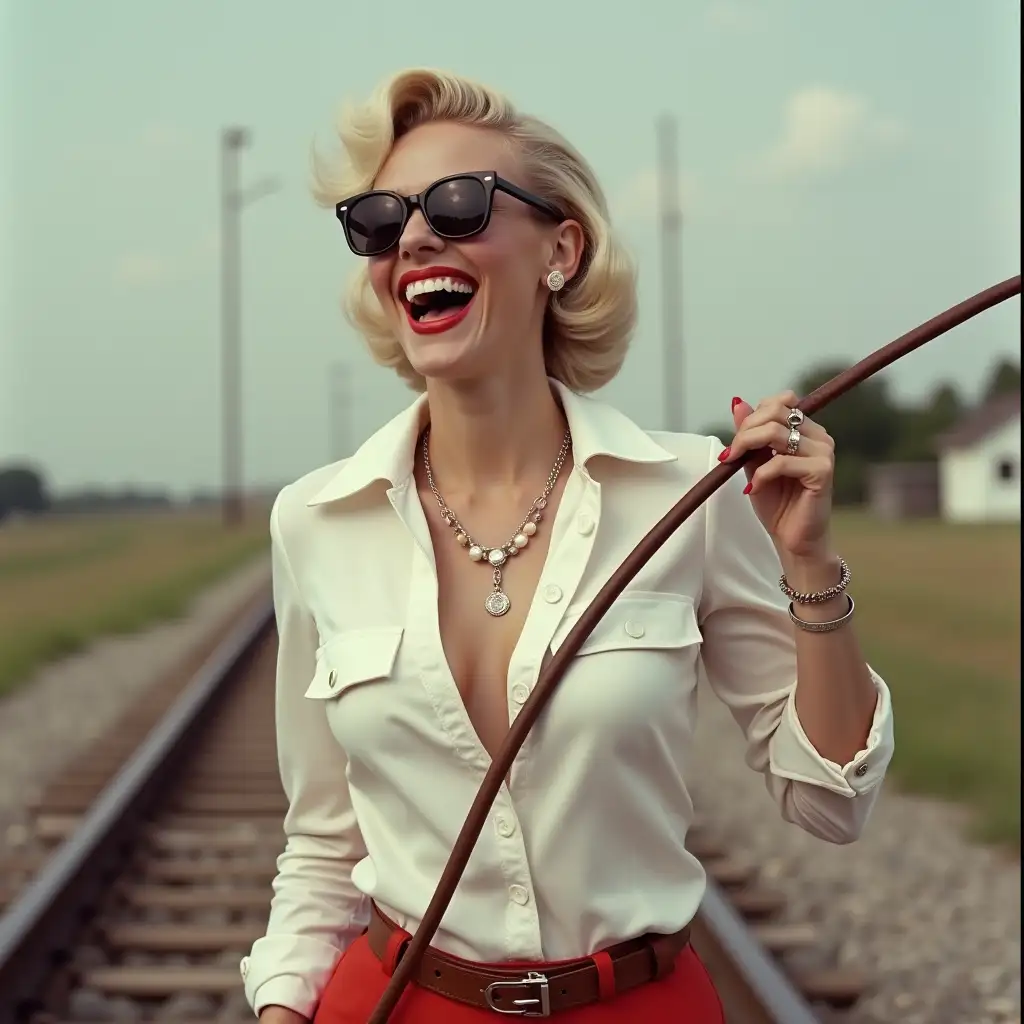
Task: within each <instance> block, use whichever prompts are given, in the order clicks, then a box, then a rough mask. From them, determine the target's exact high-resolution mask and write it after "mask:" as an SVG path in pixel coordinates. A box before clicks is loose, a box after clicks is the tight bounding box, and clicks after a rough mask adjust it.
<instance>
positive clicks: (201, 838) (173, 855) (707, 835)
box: [0, 602, 863, 1024]
mask: <svg viewBox="0 0 1024 1024" xmlns="http://www.w3.org/2000/svg"><path fill="white" fill-rule="evenodd" d="M275 653H276V636H275V633H274V626H273V614H272V609H271V607H270V605H269V603H267V602H262V603H261V604H259V605H258V606H257V607H256V608H254V609H252V610H251V611H250V612H249V614H248V615H247V617H246V618H245V619H244V620H243V621H242V622H241V623H240V624H239V625H238V626H237V628H236V629H235V630H234V631H233V632H232V633H231V634H230V635H229V636H228V637H227V638H226V639H225V640H223V642H222V643H221V644H220V645H219V646H218V647H217V648H216V650H214V651H212V652H211V653H210V655H209V657H208V659H207V660H206V661H205V663H203V665H202V666H201V667H200V668H199V669H198V671H197V672H196V674H195V676H194V677H193V678H192V679H191V681H190V682H189V684H188V685H187V686H186V687H185V688H184V689H181V690H180V691H179V692H176V693H175V694H173V695H172V699H167V697H166V695H163V696H162V697H161V696H160V695H158V696H157V697H155V698H153V699H152V700H150V701H149V703H146V702H143V704H142V705H141V706H140V708H139V709H138V710H137V711H136V713H135V717H134V718H133V717H132V716H131V715H129V716H128V718H127V719H126V720H125V721H123V722H122V723H120V725H119V731H118V734H117V735H115V736H113V737H111V738H110V739H109V741H108V742H107V743H106V744H101V745H99V746H98V747H97V749H96V750H95V751H94V752H93V753H92V755H91V756H90V757H89V758H86V759H84V760H83V761H82V762H80V763H79V764H78V765H77V766H75V769H74V771H73V772H71V773H70V774H68V773H65V774H64V776H62V777H61V778H60V779H58V780H57V782H56V783H55V784H54V785H52V786H51V787H50V788H49V790H48V791H47V793H46V794H44V797H43V799H42V800H41V801H40V802H39V804H38V806H37V808H36V813H35V818H34V825H33V832H34V835H33V843H34V845H33V846H30V850H29V853H28V854H27V855H26V859H25V863H23V864H21V865H20V867H21V869H22V871H23V877H22V878H21V880H20V884H19V882H18V879H17V878H15V879H14V881H13V883H10V885H11V887H10V890H9V891H8V893H7V894H6V895H7V899H8V903H7V906H6V909H5V910H4V912H3V913H2V916H0V1024H86V1022H92V1021H122V1022H140V1024H141V1022H148V1021H167V1022H172V1021H173V1022H179V1024H242V1022H243V1021H245V1022H251V1021H252V1016H251V1012H250V1011H249V1009H248V1007H247V1005H246V1003H245V1000H244V997H243V994H242V990H241V979H240V975H239V969H238V964H239V961H240V959H241V958H242V956H243V955H244V954H245V953H246V952H247V951H248V948H249V946H250V945H251V943H252V942H253V940H254V939H256V938H257V937H258V936H259V935H260V934H262V931H263V928H264V926H265V923H266V915H267V909H268V906H269V902H270V896H271V889H270V882H271V880H272V878H273V876H274V872H275V861H276V857H277V855H278V853H279V852H280V849H281V845H282V835H281V819H282V816H283V813H284V810H285V798H284V794H283V793H282V791H281V786H280V781H279V779H278V775H277V764H276V754H275V745H274V727H273V685H274V661H275ZM161 701H163V704H164V705H165V706H161ZM691 848H692V849H693V852H694V853H695V854H696V855H697V856H698V857H700V858H701V860H702V862H703V863H704V864H705V866H706V868H707V871H708V876H709V888H708V893H707V896H706V898H705V901H704V904H703V906H702V909H701V913H700V915H699V917H698V920H697V921H696V922H695V925H694V942H695V945H696V946H697V948H698V950H699V951H700V953H701V955H702V957H703V958H704V961H705V963H706V964H707V965H708V968H709V970H710V971H711V973H712V975H713V976H714V978H715V980H716V983H717V984H718V986H719V989H720V991H721V994H722V998H723V1002H724V1003H725V1005H726V1012H727V1016H728V1019H729V1024H813V1022H820V1021H822V1020H824V1019H828V1020H830V1021H831V1020H833V1019H841V1016H840V1017H836V1014H841V1012H842V1011H843V1010H844V1009H846V1008H848V1007H850V1006H852V1005H853V1004H854V1003H855V1002H856V999H857V997H858V996H859V994H860V992H861V991H862V989H863V983H862V980H861V979H860V978H859V977H857V976H855V975H851V974H850V973H849V972H846V971H837V970H835V969H831V968H829V966H828V964H827V963H825V964H819V965H816V967H815V969H814V970H809V969H807V968H806V967H805V968H803V969H799V968H798V967H797V966H795V965H796V964H797V963H799V962H800V958H801V957H803V959H804V961H805V962H806V954H807V952H808V951H809V950H810V951H812V952H813V951H814V950H815V947H816V945H817V944H818V938H817V935H816V933H815V932H814V929H813V928H811V927H810V926H809V925H805V924H800V923H798V924H793V923H779V919H780V917H781V915H782V913H783V911H784V902H785V901H784V900H783V899H782V897H781V896H780V895H779V894H777V893H775V892H773V891H772V890H770V889H768V888H765V887H764V886H762V885H761V884H760V882H759V880H758V878H757V872H756V869H755V868H754V867H753V866H751V865H749V864H745V863H743V862H742V861H740V860H738V859H736V858H735V857H734V856H733V855H731V853H730V851H729V850H727V849H726V848H725V847H724V846H722V845H721V844H719V843H717V842H715V841H714V838H713V835H712V834H711V832H710V831H709V830H708V829H707V828H706V827H704V826H700V827H698V828H696V829H695V830H694V832H693V835H692V841H691ZM4 867H5V866H4V865H3V864H2V863H0V870H4ZM16 868H18V865H17V864H16V863H13V862H8V864H7V865H6V870H7V872H8V874H9V875H11V876H12V877H13V876H14V869H16ZM823 1014H828V1017H827V1018H826V1017H824V1016H823Z"/></svg>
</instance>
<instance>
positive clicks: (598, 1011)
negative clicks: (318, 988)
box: [314, 935, 725, 1024]
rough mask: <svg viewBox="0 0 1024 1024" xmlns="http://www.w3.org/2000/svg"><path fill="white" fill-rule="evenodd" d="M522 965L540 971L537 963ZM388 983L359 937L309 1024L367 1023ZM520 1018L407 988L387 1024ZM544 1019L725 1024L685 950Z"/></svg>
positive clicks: (469, 1023) (574, 1023)
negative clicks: (665, 971)
mask: <svg viewBox="0 0 1024 1024" xmlns="http://www.w3.org/2000/svg"><path fill="white" fill-rule="evenodd" d="M504 966H508V965H507V964H505V965H504ZM527 966H529V968H530V969H531V970H541V971H543V965H540V964H535V963H534V964H529V965H527ZM388 980H389V978H388V975H387V973H386V971H385V970H384V967H383V965H382V964H381V962H380V961H379V960H378V959H377V957H376V956H374V954H373V952H372V951H371V949H370V946H369V944H368V943H367V941H366V936H365V935H364V936H362V937H361V938H359V939H357V940H356V941H355V942H354V943H353V944H352V945H351V946H350V947H349V948H348V950H347V951H346V953H345V955H344V956H343V957H342V958H341V960H340V962H339V963H338V966H337V968H336V969H335V971H334V974H333V976H332V977H331V980H330V981H329V982H328V984H327V989H326V991H325V992H324V994H323V998H322V999H321V1001H320V1007H319V1009H318V1010H317V1013H316V1017H315V1018H314V1024H366V1021H367V1020H369V1018H370V1014H371V1013H372V1012H373V1010H374V1007H376V1005H377V1000H378V999H380V997H381V995H383V993H384V989H385V988H387V984H388ZM520 1019H525V1020H530V1019H531V1018H529V1017H527V1018H519V1017H505V1016H503V1015H502V1014H499V1013H494V1012H492V1011H491V1010H484V1009H479V1008H477V1007H475V1006H467V1005H466V1004H465V1003H458V1002H455V1001H453V1000H451V999H445V998H444V997H443V996H439V995H437V994H435V993H434V992H429V991H427V990H426V989H423V988H420V987H418V986H417V985H415V984H410V985H409V986H408V988H406V990H405V992H404V993H403V994H402V998H401V1000H400V1001H399V1003H398V1007H397V1008H396V1009H395V1012H394V1013H393V1014H392V1015H391V1020H390V1021H389V1024H500V1022H501V1021H504V1020H508V1021H512V1020H520ZM534 1019H535V1018H534ZM549 1020H551V1021H552V1024H662V1022H664V1024H725V1015H724V1013H723V1012H722V1004H721V1002H720V1001H719V999H718V993H717V992H716V991H715V986H714V985H713V984H712V982H711V978H710V977H709V976H708V972H707V971H706V970H705V969H704V965H703V964H702V963H701V962H700V958H699V957H698V956H697V954H696V953H695V952H694V951H693V949H691V948H690V947H689V946H687V947H686V949H685V950H683V952H682V953H681V954H680V955H679V959H678V960H677V961H676V969H675V970H674V971H673V972H672V973H671V974H669V975H667V976H666V977H664V978H662V979H660V980H659V981H652V982H649V983H648V984H646V985H641V986H640V988H635V989H632V990H631V991H629V992H624V993H623V994H622V995H618V996H615V997H614V998H612V999H609V1000H608V1001H607V1002H600V1003H592V1004H591V1005H590V1006H584V1007H581V1008H579V1009H576V1010H566V1011H565V1012H563V1013H557V1014H552V1015H551V1017H550V1018H549Z"/></svg>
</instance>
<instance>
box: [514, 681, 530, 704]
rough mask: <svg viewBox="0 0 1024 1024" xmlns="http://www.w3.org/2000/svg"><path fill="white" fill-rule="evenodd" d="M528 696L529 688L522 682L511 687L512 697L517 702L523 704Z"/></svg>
mask: <svg viewBox="0 0 1024 1024" xmlns="http://www.w3.org/2000/svg"><path fill="white" fill-rule="evenodd" d="M529 696H530V690H529V688H528V687H527V686H524V685H523V684H522V683H516V685H515V686H513V687H512V699H513V700H514V701H515V702H516V703H517V704H525V703H526V699H527V697H529Z"/></svg>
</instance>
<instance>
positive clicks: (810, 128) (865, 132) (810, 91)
mask: <svg viewBox="0 0 1024 1024" xmlns="http://www.w3.org/2000/svg"><path fill="white" fill-rule="evenodd" d="M902 136H903V130H902V127H901V126H900V124H899V123H898V122H897V121H895V120H893V119H891V118H886V117H884V116H882V115H881V114H879V113H877V112H876V111H874V110H873V109H872V107H871V105H870V103H869V102H868V101H867V100H866V99H865V98H864V97H863V96H858V95H857V94H856V93H850V92H843V91H841V90H838V89H831V88H829V87H827V86H820V85H815V86H808V87H807V88H804V89H801V90H800V91H799V92H797V93H794V95H793V96H791V97H790V98H789V100H788V101H787V103H786V107H785V111H784V115H783V128H782V135H781V137H780V139H779V141H778V142H777V143H776V144H775V145H774V146H773V147H772V148H771V149H770V150H769V151H768V152H767V153H765V154H763V155H762V156H760V157H759V158H758V159H757V160H756V161H755V163H754V168H753V169H754V171H755V173H758V174H763V175H768V176H772V177H797V176H803V175H815V174H828V173H830V172H832V171H837V170H840V169H841V168H843V167H846V166H849V165H850V164H852V163H855V162H856V161H858V160H860V159H862V158H863V157H865V156H867V155H869V154H870V153H872V152H877V151H878V150H880V149H883V148H885V147H886V146H891V145H893V144H895V143H898V142H899V141H900V140H901V139H902Z"/></svg>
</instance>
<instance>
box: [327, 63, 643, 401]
mask: <svg viewBox="0 0 1024 1024" xmlns="http://www.w3.org/2000/svg"><path fill="white" fill-rule="evenodd" d="M435 121H451V122H455V123H458V124H465V125H473V126H476V127H480V128H488V129H491V130H493V131H496V132H500V133H501V134H502V136H503V137H505V138H507V139H509V140H510V141H511V142H512V143H513V145H514V146H515V147H516V150H517V154H518V155H519V157H520V158H521V160H522V163H523V168H524V170H525V173H526V174H527V176H528V178H529V181H528V182H522V183H521V184H523V185H524V187H527V188H531V189H532V190H533V191H534V192H536V194H537V195H539V196H541V197H542V198H544V199H547V200H548V201H550V202H552V203H554V204H555V205H556V206H557V207H558V208H559V209H561V210H562V211H563V212H564V213H565V215H566V217H568V218H571V219H573V220H576V221H578V222H579V223H580V225H581V226H582V228H583V236H584V246H583V256H582V259H581V261H580V265H579V269H578V270H577V272H576V275H575V276H574V277H573V278H572V279H571V280H570V281H569V282H568V283H567V284H566V286H565V288H564V289H563V290H562V291H561V292H558V293H557V294H555V293H553V294H552V296H551V298H550V300H549V306H548V311H547V314H546V317H545V323H544V360H545V364H546V366H547V372H548V374H549V375H550V376H552V377H554V378H556V379H557V380H559V381H561V382H562V383H563V384H565V385H566V387H568V388H570V389H571V390H573V391H577V392H587V391H595V390H597V389H598V388H600V387H602V386H603V385H604V384H607V383H608V382H609V381H610V380H611V379H612V378H613V377H614V376H615V375H616V374H617V373H618V371H619V369H620V368H621V366H622V363H623V361H624V360H625V358H626V350H627V348H628V346H629V341H630V337H631V335H632V333H633V328H634V326H635V323H636V306H637V298H636V275H635V270H634V267H633V262H632V260H631V259H630V257H629V255H628V254H627V252H626V251H625V249H624V248H623V247H622V246H621V245H620V244H619V243H618V242H617V241H616V240H615V239H614V238H613V237H612V233H611V227H610V224H609V218H608V207H607V203H606V201H605V197H604V194H603V192H602V190H601V187H600V185H599V184H598V183H597V179H596V177H595V175H594V172H593V170H592V169H591V168H590V166H589V164H587V162H586V161H585V160H584V159H583V157H582V156H581V155H580V154H579V153H578V152H577V151H576V150H575V149H574V148H573V147H572V146H571V145H570V144H569V143H568V142H567V141H566V140H565V139H564V138H563V137H562V135H561V134H560V133H559V132H557V131H556V130H555V129H554V128H552V127H550V126H549V125H547V124H545V123H544V122H543V121H541V120H539V119H538V118H536V117H531V116H529V115H526V114H521V113H519V111H517V110H516V109H515V107H514V106H512V104H511V103H510V102H509V101H508V100H507V99H506V98H505V97H504V96H502V95H500V94H499V93H497V92H495V91H493V90H492V89H489V88H487V87H486V86H483V85H480V84H478V83H476V82H472V81H469V80H468V79H465V78H461V77H459V76H457V75H453V74H447V73H445V72H440V71H431V70H427V69H416V70H410V71H403V72H401V73H399V74H398V75H395V76H394V77H393V78H392V79H391V80H390V81H388V82H386V83H385V84H384V85H383V86H382V87H381V88H380V89H379V90H378V91H377V93H376V94H375V95H374V96H373V98H372V99H371V100H370V101H369V102H367V103H366V104H364V105H361V106H357V107H350V108H348V109H346V110H345V111H344V112H343V113H342V116H341V119H340V122H339V125H338V129H337V130H338V135H339V137H340V140H341V144H342V147H343V150H344V157H345V159H344V160H343V161H342V163H341V165H340V166H339V165H338V164H337V163H334V164H333V165H332V163H331V162H330V161H328V160H325V159H323V158H321V157H320V156H318V155H317V154H316V153H315V152H314V155H313V194H314V197H315V198H316V200H317V202H319V203H320V204H321V205H323V206H326V207H333V206H335V204H337V203H339V202H340V201H341V200H343V199H346V198H348V197H349V196H352V195H355V194H357V193H359V192H363V191H366V190H367V189H370V188H372V187H373V182H374V180H375V178H376V176H377V174H378V173H379V172H380V169H381V167H382V166H383V165H384V161H385V160H386V159H387V157H388V154H389V153H390V151H391V147H392V146H393V145H394V143H395V141H396V140H397V139H399V138H401V137H402V136H403V135H405V134H406V133H407V132H409V131H411V130H412V129H413V128H415V127H417V126H418V125H422V124H427V123H429V122H435ZM470 169H472V170H476V169H477V168H467V170H470ZM344 308H345V313H346V316H347V318H348V319H349V321H350V322H351V323H352V325H353V326H354V327H356V329H357V330H359V331H360V332H361V333H362V334H363V336H364V337H365V339H366V342H367V344H368V346H369V348H370V352H371V354H372V355H373V357H374V359H375V360H376V361H377V362H378V363H380V364H382V365H383V366H390V367H393V368H394V369H395V370H396V371H397V372H398V374H399V375H400V376H401V377H403V378H404V379H405V380H406V381H407V382H408V383H409V385H410V386H411V387H413V388H414V389H416V390H419V391H422V390H423V389H424V387H425V383H424V380H423V378H422V377H421V376H420V375H419V374H418V373H416V371H415V370H414V369H413V368H412V365H411V364H410V363H409V360H408V359H407V358H406V357H405V353H404V352H403V350H402V347H401V345H400V344H399V342H398V339H397V337H396V336H395V334H394V331H393V329H392V327H391V326H390V324H389V322H388V319H387V317H386V316H385V314H384V311H383V310H382V309H381V308H380V304H379V302H378V301H377V299H376V296H375V295H374V293H373V291H372V289H371V287H370V282H369V277H368V274H367V272H366V269H365V268H364V269H363V270H361V271H360V272H359V273H358V274H357V276H356V278H355V280H354V281H353V282H352V286H351V288H350V291H349V293H348V295H347V297H346V300H345V303H344Z"/></svg>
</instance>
